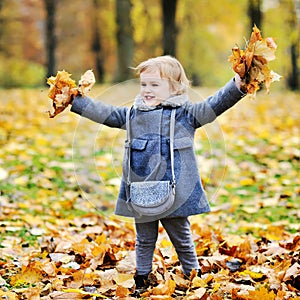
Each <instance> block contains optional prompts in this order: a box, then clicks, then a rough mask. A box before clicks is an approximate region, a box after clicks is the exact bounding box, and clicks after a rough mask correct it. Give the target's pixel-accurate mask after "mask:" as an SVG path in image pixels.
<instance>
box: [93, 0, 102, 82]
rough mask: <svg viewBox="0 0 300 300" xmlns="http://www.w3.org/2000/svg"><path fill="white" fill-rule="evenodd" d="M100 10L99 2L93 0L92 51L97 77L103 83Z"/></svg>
mask: <svg viewBox="0 0 300 300" xmlns="http://www.w3.org/2000/svg"><path fill="white" fill-rule="evenodd" d="M99 8H100V4H99V0H93V19H92V30H93V33H92V50H93V52H94V55H95V65H96V72H95V73H96V77H97V79H98V82H99V83H101V82H103V81H104V67H103V53H102V45H101V37H100V30H99V22H98V18H97V15H98V12H99Z"/></svg>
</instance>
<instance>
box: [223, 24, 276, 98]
mask: <svg viewBox="0 0 300 300" xmlns="http://www.w3.org/2000/svg"><path fill="white" fill-rule="evenodd" d="M276 48H277V45H276V43H275V41H274V39H273V38H271V37H268V38H266V39H264V38H263V37H262V36H261V33H260V30H259V29H258V28H257V27H256V26H254V27H253V31H252V34H251V37H250V40H249V42H248V44H247V45H246V49H245V50H242V49H240V48H239V47H238V46H235V47H233V48H232V54H231V55H230V56H229V58H228V60H229V61H230V62H231V63H232V69H233V70H234V71H235V72H236V73H237V74H238V75H239V76H240V77H241V79H242V84H241V90H243V91H244V92H246V93H247V94H250V95H252V96H253V97H254V96H255V94H256V92H257V91H258V90H259V89H260V87H261V85H262V84H264V85H265V87H266V89H267V92H269V90H270V85H271V83H272V82H274V81H279V80H280V77H281V76H280V75H278V74H277V73H275V72H273V71H271V70H270V69H269V66H268V63H269V62H270V61H272V60H274V59H275V58H276V56H275V51H276Z"/></svg>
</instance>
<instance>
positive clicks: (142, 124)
mask: <svg viewBox="0 0 300 300" xmlns="http://www.w3.org/2000/svg"><path fill="white" fill-rule="evenodd" d="M135 71H136V72H137V74H138V75H139V76H140V94H139V95H137V97H136V99H135V101H134V104H133V106H132V107H131V108H127V107H116V106H113V105H106V104H104V103H101V102H94V101H93V100H92V99H90V98H88V97H82V96H77V97H75V99H74V100H73V103H72V108H71V111H73V112H75V113H77V114H80V115H81V116H84V117H87V118H89V119H91V120H93V121H95V122H98V123H101V124H105V125H107V126H110V127H117V128H124V129H127V128H125V127H126V113H127V112H128V110H129V113H130V131H131V132H130V134H131V137H132V139H131V143H130V145H129V146H130V147H131V149H130V150H131V151H130V152H131V155H130V158H129V159H130V170H128V157H126V155H125V156H124V161H123V176H122V182H121V187H120V192H119V196H118V200H117V205H116V210H115V213H116V214H117V215H121V216H126V217H133V218H135V227H136V274H135V277H134V278H135V283H136V289H142V288H144V287H146V286H147V278H148V275H149V273H150V272H151V270H152V260H153V253H154V249H155V243H156V240H157V237H158V226H159V221H160V222H161V224H162V225H163V227H164V228H165V230H166V232H167V233H168V236H169V237H170V240H171V242H172V244H173V245H174V247H175V249H176V252H177V255H178V258H179V261H180V263H181V266H182V270H183V273H184V274H185V275H187V276H189V274H190V272H191V271H192V270H193V269H195V270H196V271H198V274H199V275H200V274H201V272H200V267H199V263H198V260H197V256H196V252H195V248H194V244H193V240H192V236H191V231H190V223H189V220H188V217H189V216H191V215H195V214H201V213H205V212H208V211H210V207H209V203H208V200H207V198H206V195H205V192H204V190H203V187H202V185H201V181H200V176H199V172H198V169H197V164H196V158H195V155H194V151H193V139H194V133H195V130H196V129H197V128H199V127H201V126H203V125H205V124H206V123H209V122H212V121H214V120H215V118H216V117H217V116H219V115H220V114H222V113H223V112H224V111H226V110H227V109H229V108H230V107H232V106H233V105H234V104H235V103H237V102H238V101H239V100H240V99H241V98H242V97H243V96H245V94H244V93H243V92H242V91H241V90H240V89H239V88H240V83H241V81H240V77H239V76H238V75H236V76H235V78H234V79H232V80H230V81H229V82H228V83H227V84H226V85H225V86H224V87H223V88H221V89H220V90H219V91H218V92H217V93H216V94H214V95H213V96H211V97H209V98H207V99H206V100H205V101H203V102H201V103H191V102H190V101H189V97H188V94H187V92H188V88H189V80H188V79H187V77H186V74H185V72H184V69H183V67H182V65H181V64H180V63H179V61H178V60H177V59H175V58H173V57H170V56H160V57H156V58H151V59H149V60H147V61H144V62H142V63H141V64H139V65H138V66H137V67H136V68H135ZM125 93H126V91H125ZM173 109H175V110H176V115H175V134H174V171H175V178H176V193H175V201H174V204H173V206H172V207H171V208H170V209H169V210H168V212H167V213H164V214H163V215H157V216H151V217H150V216H140V214H137V213H135V211H134V210H132V208H130V207H129V206H128V203H127V201H128V200H129V199H128V196H127V194H128V193H126V189H127V187H126V178H127V174H128V172H131V173H132V176H134V177H135V181H138V180H140V181H141V180H167V179H169V180H170V179H171V177H172V174H171V167H172V166H171V162H170V145H169V144H170V116H171V111H172V110H173ZM127 146H128V145H127Z"/></svg>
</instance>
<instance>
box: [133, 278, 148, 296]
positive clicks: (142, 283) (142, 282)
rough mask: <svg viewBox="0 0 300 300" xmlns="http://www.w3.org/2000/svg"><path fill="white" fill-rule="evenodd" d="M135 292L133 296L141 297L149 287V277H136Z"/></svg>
mask: <svg viewBox="0 0 300 300" xmlns="http://www.w3.org/2000/svg"><path fill="white" fill-rule="evenodd" d="M134 281H135V291H134V293H133V294H132V296H135V297H139V296H140V295H141V294H142V293H144V292H145V291H146V289H147V288H148V286H149V280H148V275H134Z"/></svg>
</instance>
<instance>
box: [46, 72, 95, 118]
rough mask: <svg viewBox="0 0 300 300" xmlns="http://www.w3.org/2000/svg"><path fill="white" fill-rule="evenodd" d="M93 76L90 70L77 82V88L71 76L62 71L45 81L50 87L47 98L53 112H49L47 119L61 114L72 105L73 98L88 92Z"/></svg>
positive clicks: (93, 80)
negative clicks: (49, 100) (50, 100)
mask: <svg viewBox="0 0 300 300" xmlns="http://www.w3.org/2000/svg"><path fill="white" fill-rule="evenodd" d="M95 82H96V80H95V76H94V73H93V71H92V70H88V71H86V72H85V73H84V74H83V75H82V76H81V79H80V80H79V82H78V86H76V83H75V81H74V80H73V79H71V74H69V73H68V72H66V71H65V70H63V71H58V72H57V74H56V76H55V77H54V76H51V77H49V78H48V80H47V84H49V85H50V89H49V93H48V97H49V98H50V99H52V101H53V102H52V106H53V108H54V112H53V113H51V112H50V111H49V117H50V118H54V117H55V116H56V115H58V114H59V113H61V112H62V111H63V110H64V109H65V108H66V107H67V106H68V105H69V104H71V103H72V101H73V98H74V97H75V96H77V95H78V94H80V95H82V96H84V94H86V93H87V92H89V91H90V90H91V88H92V86H93V85H94V84H95Z"/></svg>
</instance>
